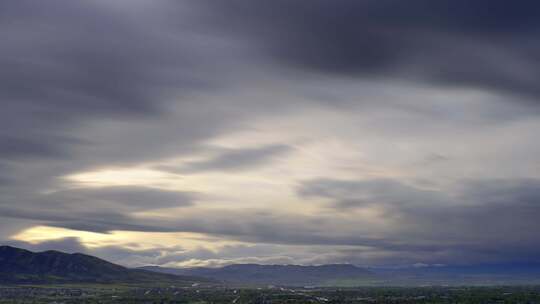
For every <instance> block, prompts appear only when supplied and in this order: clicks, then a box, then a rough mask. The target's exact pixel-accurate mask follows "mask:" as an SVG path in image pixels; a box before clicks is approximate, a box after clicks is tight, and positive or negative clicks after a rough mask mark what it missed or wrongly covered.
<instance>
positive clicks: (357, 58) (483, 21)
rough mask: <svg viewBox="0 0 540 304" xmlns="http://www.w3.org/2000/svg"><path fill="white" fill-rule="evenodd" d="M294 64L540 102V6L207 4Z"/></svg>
mask: <svg viewBox="0 0 540 304" xmlns="http://www.w3.org/2000/svg"><path fill="white" fill-rule="evenodd" d="M202 3H204V4H205V5H204V9H205V10H208V11H209V13H208V19H211V20H213V22H214V23H215V24H216V25H217V27H219V28H220V29H221V30H222V31H225V32H227V30H228V31H229V33H235V34H238V35H240V36H242V37H247V39H250V40H251V41H253V42H254V43H255V44H258V45H260V46H261V49H262V50H266V51H267V52H269V55H270V56H272V57H274V58H275V59H276V60H277V61H278V62H281V63H282V64H284V65H286V66H291V67H297V68H300V69H304V70H306V69H307V70H312V71H315V72H321V73H325V74H330V75H338V76H339V75H343V76H361V77H367V78H371V79H373V78H377V77H383V78H388V77H395V78H398V79H405V80H413V81H429V82H433V83H438V84H446V85H452V86H464V87H477V88H483V89H487V90H489V91H495V92H503V93H512V94H516V95H520V96H524V97H526V98H536V97H538V95H539V93H540V91H539V89H538V82H537V79H538V77H539V76H540V75H539V72H538V71H539V61H538V56H537V55H536V54H537V53H538V51H539V50H540V45H539V44H538V42H537V39H536V36H537V35H538V33H539V32H540V31H539V29H540V22H539V21H538V20H540V18H539V17H540V5H539V4H538V3H537V2H536V1H526V0H524V1H517V2H513V3H512V4H509V3H508V2H507V1H502V0H496V1H490V0H481V1H473V2H471V1H467V0H457V1H456V0H441V1H428V0H413V1H395V0H383V1H376V0H373V1H371V0H360V1H357V0H337V1H334V0H315V1H312V0H300V1H288V0H278V1H270V2H268V1H250V0H233V1H227V2H216V1H202Z"/></svg>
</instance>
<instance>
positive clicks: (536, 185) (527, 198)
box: [299, 179, 540, 263]
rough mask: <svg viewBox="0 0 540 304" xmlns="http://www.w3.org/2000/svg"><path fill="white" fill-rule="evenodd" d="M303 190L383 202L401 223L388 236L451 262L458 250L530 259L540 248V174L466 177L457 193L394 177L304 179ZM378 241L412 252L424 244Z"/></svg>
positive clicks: (338, 200) (466, 255)
mask: <svg viewBox="0 0 540 304" xmlns="http://www.w3.org/2000/svg"><path fill="white" fill-rule="evenodd" d="M299 194H300V195H303V196H305V197H324V198H328V199H331V200H333V202H334V204H336V206H337V207H339V208H343V207H348V208H364V207H366V206H370V205H371V206H379V207H383V208H384V210H385V211H386V215H385V216H386V217H388V218H393V219H397V223H396V224H397V226H398V227H399V231H395V232H393V233H391V234H389V235H387V238H388V239H389V240H391V239H394V240H398V239H400V240H402V241H405V242H410V243H408V244H409V245H412V244H414V243H417V242H418V243H417V244H422V243H423V244H426V245H427V244H431V246H432V247H431V249H430V250H431V251H432V253H433V254H434V255H433V257H439V258H440V257H442V256H444V258H445V259H447V260H448V261H449V262H451V263H452V262H456V260H455V259H456V258H457V256H458V255H459V256H461V259H463V260H467V259H474V258H477V259H478V260H481V259H480V257H482V258H483V259H491V260H495V261H497V260H501V259H503V260H504V259H515V260H528V259H530V258H531V257H532V256H531V253H532V252H540V247H539V246H538V245H537V244H540V239H539V237H538V234H537V233H536V231H538V229H540V224H539V222H538V221H537V218H538V217H539V216H540V180H538V179H491V180H490V179H486V180H464V181H463V182H461V183H460V184H459V187H456V191H455V193H454V192H452V191H443V190H438V191H431V190H430V191H426V190H423V189H420V188H416V187H412V186H407V185H404V184H402V183H401V182H399V181H396V180H366V181H344V180H329V179H326V180H314V181H308V182H305V183H304V184H303V185H302V186H301V187H300V188H299ZM344 205H345V206H344ZM518 235H519V237H516V236H518ZM376 247H378V248H380V249H383V250H393V251H406V252H409V253H410V254H412V255H418V254H419V253H421V248H422V246H419V247H416V248H415V247H414V246H411V247H410V248H407V247H403V248H399V247H395V248H392V247H391V246H376ZM412 248H414V249H413V250H411V249H412ZM426 248H429V246H428V247H426ZM437 252H438V253H439V254H440V255H437V254H435V253H437ZM420 255H421V254H420ZM433 257H431V258H433ZM425 258H429V256H428V257H425ZM462 262H463V261H462Z"/></svg>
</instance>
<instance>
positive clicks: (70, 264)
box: [0, 246, 212, 284]
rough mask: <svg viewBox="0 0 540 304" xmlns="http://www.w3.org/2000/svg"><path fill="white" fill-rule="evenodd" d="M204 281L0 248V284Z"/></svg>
mask: <svg viewBox="0 0 540 304" xmlns="http://www.w3.org/2000/svg"><path fill="white" fill-rule="evenodd" d="M211 281H212V280H210V279H206V278H196V277H189V276H178V275H172V274H163V273H156V272H151V271H146V270H142V269H129V268H126V267H123V266H120V265H116V264H113V263H110V262H107V261H105V260H102V259H99V258H96V257H93V256H90V255H85V254H81V253H73V254H68V253H63V252H59V251H44V252H32V251H28V250H24V249H19V248H15V247H10V246H0V283H3V284H24V283H32V284H42V283H46V284H51V283H156V282H168V283H169V282H170V283H175V284H193V283H195V282H197V283H201V282H211Z"/></svg>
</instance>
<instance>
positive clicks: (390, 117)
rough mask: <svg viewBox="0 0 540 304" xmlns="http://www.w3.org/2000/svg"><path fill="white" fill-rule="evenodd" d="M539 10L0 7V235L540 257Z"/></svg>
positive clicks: (407, 263) (280, 4) (344, 1)
mask: <svg viewBox="0 0 540 304" xmlns="http://www.w3.org/2000/svg"><path fill="white" fill-rule="evenodd" d="M539 35H540V3H539V2H538V1H532V0H531V1H527V0H517V1H505V0H476V1H469V0H410V1H401V0H294V1H293V0H272V1H266V0H228V1H219V0H176V1H168V0H80V1H68V0H50V1H36V0H34V1H29V0H5V1H1V2H0V41H1V43H0V67H1V68H0V88H1V89H0V106H1V111H0V143H1V145H0V243H1V244H6V245H13V246H19V247H23V248H27V249H31V250H36V251H41V250H48V249H55V250H63V251H66V252H84V253H88V254H92V255H96V256H98V257H101V258H104V259H107V260H110V261H112V262H115V263H119V264H122V265H126V266H130V267H136V266H143V265H161V266H168V267H191V266H211V267H217V266H222V265H227V264H233V263H260V264H303V265H318V264H327V263H352V264H355V265H359V266H373V267H375V266H379V267H382V266H384V267H413V266H414V265H428V266H429V265H473V264H483V263H491V264H496V263H538V262H540V234H539V233H538V231H540V221H538V218H540V141H539V140H538V139H539V135H538V134H540V102H539V100H540V83H539V79H540V55H539V54H540V40H539V39H538V37H539Z"/></svg>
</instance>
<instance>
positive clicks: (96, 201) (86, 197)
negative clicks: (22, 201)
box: [39, 186, 197, 211]
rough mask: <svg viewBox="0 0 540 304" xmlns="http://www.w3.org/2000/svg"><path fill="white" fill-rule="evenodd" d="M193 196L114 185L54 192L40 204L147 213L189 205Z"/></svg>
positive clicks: (194, 195)
mask: <svg viewBox="0 0 540 304" xmlns="http://www.w3.org/2000/svg"><path fill="white" fill-rule="evenodd" d="M196 197H197V195H196V194H195V193H189V192H177V191H167V190H162V189H154V188H149V187H140V186H139V187H135V186H116V187H100V188H81V189H70V190H64V191H57V192H54V193H51V194H48V195H43V196H40V198H39V200H40V201H41V202H42V204H46V205H49V206H50V207H56V208H62V207H69V206H70V205H75V206H83V208H84V207H85V206H91V208H92V209H93V210H96V209H100V208H102V209H103V208H111V209H112V210H115V211H118V210H126V211H137V210H148V209H158V208H170V207H182V206H189V205H191V204H192V203H193V201H194V200H195V199H196Z"/></svg>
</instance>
